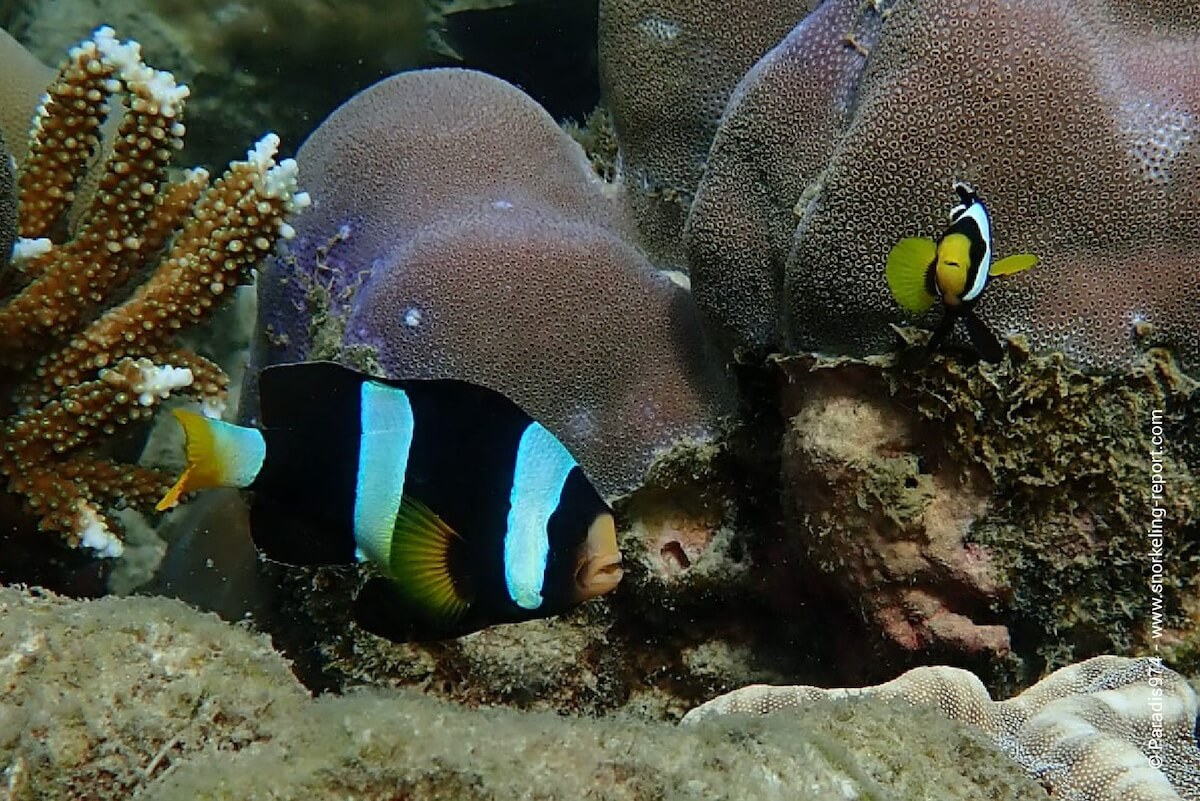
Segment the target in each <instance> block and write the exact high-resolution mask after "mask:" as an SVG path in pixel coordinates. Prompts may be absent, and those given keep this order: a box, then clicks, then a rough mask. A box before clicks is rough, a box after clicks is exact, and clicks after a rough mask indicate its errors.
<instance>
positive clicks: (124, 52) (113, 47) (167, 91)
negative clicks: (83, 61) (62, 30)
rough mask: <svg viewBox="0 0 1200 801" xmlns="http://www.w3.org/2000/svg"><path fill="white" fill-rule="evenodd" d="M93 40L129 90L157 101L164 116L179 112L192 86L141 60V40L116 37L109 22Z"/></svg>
mask: <svg viewBox="0 0 1200 801" xmlns="http://www.w3.org/2000/svg"><path fill="white" fill-rule="evenodd" d="M92 40H93V41H94V42H95V43H96V48H97V49H98V50H99V51H100V55H101V56H102V57H103V58H104V59H105V60H106V61H108V62H109V63H110V64H112V65H113V67H114V68H115V69H116V70H117V73H118V74H119V75H120V76H121V80H123V81H124V82H125V84H126V85H127V86H128V87H129V91H130V92H132V93H134V94H142V95H144V96H145V97H146V98H147V99H149V100H151V101H153V102H154V103H156V104H157V105H158V110H159V113H160V114H162V115H163V116H164V117H174V116H175V115H176V114H178V113H179V112H180V110H181V109H182V108H183V101H184V100H185V99H186V98H187V96H188V95H189V94H191V90H190V89H188V88H187V87H186V86H184V85H182V84H180V85H178V86H177V85H176V84H175V76H174V75H172V74H171V73H169V72H165V71H163V70H156V69H152V68H150V67H147V66H146V65H145V64H143V63H142V46H141V45H140V44H138V43H137V42H135V41H132V40H130V41H128V42H120V41H118V40H117V38H116V36H115V35H114V32H113V29H112V28H109V27H108V26H104V27H101V28H97V29H96V33H95V34H93V36H92Z"/></svg>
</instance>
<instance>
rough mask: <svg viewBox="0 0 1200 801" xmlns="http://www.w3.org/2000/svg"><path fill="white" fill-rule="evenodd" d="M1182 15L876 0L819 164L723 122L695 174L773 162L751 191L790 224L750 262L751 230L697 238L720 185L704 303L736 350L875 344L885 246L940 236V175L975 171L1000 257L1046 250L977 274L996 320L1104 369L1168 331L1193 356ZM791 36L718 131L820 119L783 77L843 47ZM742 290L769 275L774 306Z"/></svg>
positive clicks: (1198, 128)
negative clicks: (997, 274)
mask: <svg viewBox="0 0 1200 801" xmlns="http://www.w3.org/2000/svg"><path fill="white" fill-rule="evenodd" d="M827 5H828V4H827ZM835 5H838V6H842V7H849V6H860V5H861V4H858V3H854V2H851V1H850V0H846V1H845V2H840V3H836V4H835ZM871 13H872V12H869V11H868V12H867V14H868V15H870V14H871ZM1189 20H1194V15H1193V16H1192V17H1189V15H1188V13H1187V10H1186V9H1185V8H1183V7H1180V6H1178V5H1172V6H1171V7H1170V8H1164V7H1163V6H1162V4H1146V3H1142V4H1130V3H1115V2H1114V3H1100V2H1097V1H1096V0H1093V1H1092V2H1088V3H1068V2H1049V3H1044V2H1032V0H1027V1H1026V2H1015V3H1007V4H997V3H979V4H966V3H961V4H960V3H954V4H945V3H935V2H918V3H905V4H895V5H894V6H890V7H888V8H887V9H886V10H885V14H884V15H883V16H882V18H881V19H880V20H879V24H880V25H881V26H882V28H881V33H880V36H879V38H878V41H877V42H876V43H875V44H874V46H873V47H871V49H870V55H869V57H868V59H867V63H866V69H865V71H864V72H863V73H862V76H861V79H860V80H858V81H855V82H851V83H849V84H847V85H844V86H839V87H838V91H844V90H845V89H847V88H849V89H850V90H851V91H850V93H849V94H848V95H846V98H845V99H846V100H847V101H848V105H847V106H846V107H845V108H844V109H843V111H844V116H843V119H842V124H841V126H835V127H834V128H833V129H832V131H830V133H832V134H833V135H835V136H837V137H838V141H837V146H836V151H835V152H834V153H833V154H832V155H831V156H826V155H824V154H818V153H814V152H813V150H812V148H811V145H809V144H807V143H806V142H805V141H804V140H803V138H802V137H797V136H786V135H785V136H783V137H782V138H781V139H778V140H776V141H777V142H779V144H777V145H776V146H774V147H770V148H768V149H766V150H764V151H762V154H761V155H758V154H756V152H755V148H757V147H758V146H759V145H760V144H761V142H760V140H759V139H758V138H755V139H752V140H750V141H743V140H741V139H739V138H737V137H734V136H732V135H731V136H725V137H721V136H718V139H717V142H716V143H715V146H714V150H713V154H712V159H711V162H710V172H709V175H708V177H707V178H706V183H709V182H712V183H713V186H714V190H716V189H718V188H721V187H724V188H726V189H728V188H731V187H734V188H735V187H736V186H737V184H738V182H739V181H753V180H754V178H755V176H756V175H757V174H758V173H765V174H768V175H772V174H775V173H778V172H782V173H783V174H784V175H785V176H791V177H790V178H789V177H785V178H781V179H778V181H779V185H778V186H777V187H769V188H768V189H767V191H765V192H762V191H760V192H759V195H758V196H759V198H760V200H759V202H760V204H764V205H766V206H767V207H769V208H772V209H774V210H775V213H776V214H781V213H782V211H783V210H784V209H787V208H790V207H792V206H793V205H795V206H796V213H797V215H798V216H797V218H796V219H795V220H794V221H793V224H792V225H791V226H790V228H788V230H787V232H786V235H784V234H783V233H782V232H780V231H774V232H771V233H770V235H769V237H768V238H767V242H766V244H765V245H764V244H758V245H757V249H758V250H759V251H761V250H762V249H763V248H764V247H765V248H766V249H767V251H768V252H769V254H770V257H769V258H768V259H761V258H759V259H757V260H751V261H750V262H749V263H748V264H747V265H746V267H745V269H744V270H743V269H742V268H741V267H740V266H739V265H738V264H737V263H736V262H735V261H734V260H733V255H734V254H735V253H736V252H737V251H738V250H739V249H740V248H742V247H744V246H745V244H746V243H745V241H744V240H741V241H739V240H737V239H734V240H731V241H730V242H728V243H723V242H721V241H718V240H717V239H715V238H713V237H712V236H711V235H709V236H707V237H705V236H702V234H703V233H704V232H711V231H714V230H716V228H717V227H718V226H719V225H720V224H722V222H723V221H727V220H729V219H730V218H731V217H733V216H737V215H738V214H740V213H741V209H739V208H738V206H737V205H736V204H737V202H738V201H736V200H734V201H728V202H723V201H722V200H721V198H720V196H719V193H718V192H715V191H714V192H713V193H711V194H710V198H709V201H708V204H707V205H706V206H705V207H703V208H701V207H699V205H698V208H697V210H696V212H694V214H693V222H694V225H693V229H694V233H693V236H692V240H693V243H694V247H693V249H692V250H691V251H690V253H691V255H692V256H693V258H694V260H695V262H696V267H695V270H696V277H697V296H698V297H699V298H701V299H702V300H703V299H707V301H706V302H707V303H708V305H709V310H710V312H711V313H712V316H713V317H714V318H715V319H716V320H718V321H719V322H720V325H722V326H723V327H724V328H725V330H726V331H727V332H728V333H729V334H730V335H731V337H732V338H733V339H735V340H736V341H738V342H739V343H741V344H759V343H764V342H774V343H776V344H784V345H786V346H787V347H789V348H795V349H817V350H833V351H842V352H855V353H864V352H870V351H876V350H879V349H883V348H886V347H888V345H889V343H890V341H891V334H890V332H889V331H888V329H887V323H888V322H896V321H899V320H900V319H901V317H900V312H899V309H898V307H897V306H896V305H895V303H894V302H893V301H892V300H891V298H890V297H889V295H888V292H887V289H886V286H885V283H884V280H883V263H884V260H885V258H886V255H887V252H888V250H889V248H890V247H891V246H892V245H893V244H894V243H895V242H896V241H897V240H899V239H900V238H902V237H904V236H913V235H923V236H936V235H937V234H938V233H940V231H941V230H942V226H943V225H944V224H945V215H946V212H947V210H948V207H949V205H950V203H951V202H952V198H951V197H950V189H949V188H950V185H951V182H952V181H953V180H956V179H957V180H965V181H967V182H969V183H971V184H973V185H974V186H975V188H976V189H977V190H978V191H979V192H980V194H981V196H982V197H983V199H984V201H985V202H986V203H987V204H988V207H989V209H990V211H991V214H992V223H993V225H992V230H993V239H994V245H995V250H996V253H997V255H998V256H1004V255H1007V254H1010V253H1016V252H1022V251H1026V252H1032V253H1034V254H1036V255H1038V256H1039V257H1040V258H1041V263H1040V264H1039V266H1038V267H1037V268H1036V269H1035V270H1032V271H1030V272H1029V273H1027V274H1022V275H1021V276H1019V277H1016V278H1012V279H1010V280H1007V281H997V282H995V285H994V286H992V287H989V289H988V291H987V294H986V295H985V297H984V299H983V302H982V304H981V306H980V314H981V316H983V317H984V318H985V319H986V320H987V321H988V322H989V323H991V324H992V325H993V326H994V327H995V328H996V329H997V330H998V331H999V332H1000V333H1003V334H1008V335H1012V334H1018V333H1019V334H1023V335H1024V336H1026V337H1027V338H1028V340H1029V342H1030V343H1031V344H1032V345H1033V347H1034V348H1035V350H1039V351H1040V350H1050V349H1059V350H1063V351H1064V352H1066V353H1067V354H1068V356H1069V357H1070V358H1071V359H1072V360H1074V361H1076V362H1078V363H1080V364H1083V365H1085V366H1088V367H1093V368H1104V369H1109V368H1115V367H1119V366H1121V365H1124V364H1127V363H1128V362H1129V361H1130V359H1131V358H1133V357H1134V356H1135V355H1136V353H1137V352H1138V350H1139V349H1140V348H1142V347H1144V346H1145V345H1147V344H1154V343H1167V344H1170V345H1172V346H1173V347H1174V348H1176V349H1177V351H1178V353H1179V354H1180V355H1181V356H1182V357H1183V358H1184V359H1185V361H1187V362H1188V365H1187V366H1188V367H1189V369H1191V367H1192V366H1193V363H1194V362H1195V360H1196V358H1197V357H1200V339H1198V338H1197V333H1196V332H1197V331H1198V330H1200V326H1197V324H1196V322H1197V321H1196V319H1195V309H1196V305H1195V304H1194V303H1190V302H1188V298H1191V297H1195V295H1196V293H1197V290H1198V288H1200V287H1198V286H1197V281H1198V278H1197V275H1198V274H1197V271H1196V270H1195V269H1193V267H1194V264H1195V263H1196V253H1197V251H1198V250H1200V235H1198V232H1200V198H1198V197H1197V195H1196V193H1195V192H1193V191H1191V189H1190V188H1191V187H1194V186H1195V184H1196V181H1197V179H1198V177H1200V46H1197V33H1196V28H1195V24H1194V22H1193V21H1189ZM803 28H804V26H803V25H801V26H800V27H798V28H797V29H796V31H795V32H793V34H792V36H791V37H790V39H794V38H795V37H796V36H797V35H799V34H800V33H801V32H802V31H803ZM787 46H788V43H787V42H785V44H784V46H783V48H782V49H780V50H777V51H776V52H775V54H773V55H771V56H768V57H767V58H765V59H764V61H763V62H761V63H760V65H759V66H758V67H757V68H756V71H757V72H758V73H759V74H758V76H757V79H756V80H754V81H752V82H751V81H749V80H748V82H747V84H746V86H745V88H746V90H747V91H746V97H747V98H753V99H757V101H758V102H756V103H745V102H743V103H742V104H740V105H739V104H738V103H736V101H735V103H734V104H731V107H730V109H729V112H728V118H727V121H726V123H725V126H724V127H725V128H728V129H730V130H731V131H732V130H736V129H743V130H756V131H763V132H771V131H774V132H779V131H784V130H786V128H785V127H784V126H785V125H793V126H795V125H798V126H799V128H800V130H801V131H805V130H807V129H808V128H809V127H810V126H812V125H813V124H814V121H818V122H819V118H816V117H814V116H813V115H812V114H811V113H809V112H808V111H807V110H806V109H805V108H804V107H803V106H800V105H797V103H796V102H795V100H794V94H795V91H796V90H795V89H794V88H792V87H793V85H794V83H795V80H796V72H795V70H797V69H801V70H805V69H809V71H811V70H810V68H805V60H808V61H809V62H813V61H814V60H815V61H818V62H819V61H820V60H822V59H829V58H832V57H834V55H835V51H834V48H836V43H834V42H832V41H831V40H824V41H821V42H817V43H816V46H815V47H814V46H807V45H806V46H802V47H799V48H798V50H797V51H796V53H795V55H794V56H792V57H786V58H785V57H784V55H783V54H784V51H785V50H786V49H787ZM801 74H805V72H801ZM828 102H831V103H836V98H834V97H832V96H830V97H829V98H828ZM761 136H762V137H763V138H766V137H768V136H769V133H764V134H761ZM814 156H818V157H817V158H816V159H815V160H814V158H813V157H814ZM756 171H757V172H756ZM705 193H706V190H705V189H704V188H703V187H702V189H701V193H700V194H701V196H704V195H705ZM798 200H799V201H801V202H800V203H797V201H798ZM793 235H794V238H793ZM779 254H786V257H785V258H784V259H780V258H779ZM705 282H711V284H710V286H709V287H708V288H705V289H702V286H703V284H704V283H705ZM748 282H751V283H753V282H758V283H761V284H765V285H767V286H770V287H777V288H779V290H780V294H779V295H777V296H776V297H775V298H770V297H766V298H765V300H767V301H769V302H772V303H774V305H769V306H768V308H767V310H766V311H765V312H761V311H759V310H758V308H757V307H756V306H755V305H754V304H740V303H731V302H729V301H726V300H724V298H725V297H727V296H728V295H729V294H730V293H731V292H732V291H733V290H734V289H735V288H736V287H738V286H741V285H744V284H746V283H748ZM761 299H764V298H761V297H755V298H754V300H755V301H756V302H757V301H759V300H761ZM777 320H782V321H783V322H782V324H781V328H780V329H778V330H776V329H774V327H773V322H774V321H777ZM929 320H930V321H932V320H933V317H932V314H931V315H930V318H929Z"/></svg>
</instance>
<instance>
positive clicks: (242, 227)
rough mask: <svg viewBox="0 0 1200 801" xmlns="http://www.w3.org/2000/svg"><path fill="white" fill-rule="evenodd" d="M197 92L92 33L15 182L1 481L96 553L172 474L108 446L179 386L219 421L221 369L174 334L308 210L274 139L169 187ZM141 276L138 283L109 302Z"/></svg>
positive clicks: (4, 327) (3, 312)
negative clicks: (115, 117) (109, 135)
mask: <svg viewBox="0 0 1200 801" xmlns="http://www.w3.org/2000/svg"><path fill="white" fill-rule="evenodd" d="M118 94H119V97H118ZM187 94H188V90H187V88H186V87H183V86H177V85H176V84H175V80H174V78H173V77H172V76H171V75H170V74H169V73H165V72H159V71H156V70H153V69H151V68H149V67H147V66H146V65H145V64H143V63H142V61H141V57H140V53H139V48H138V46H137V44H136V43H132V42H129V43H123V42H119V41H118V40H117V39H116V38H115V37H114V35H113V32H112V30H111V29H108V28H101V29H99V30H97V31H96V33H95V35H94V36H93V38H92V39H91V40H90V41H88V42H84V43H83V44H81V45H80V46H78V47H76V48H75V49H73V50H72V51H71V57H70V59H69V60H68V62H67V63H66V64H65V65H64V67H63V68H62V70H61V72H60V74H59V77H58V79H57V80H56V82H55V84H54V86H52V87H51V90H50V92H49V95H48V97H47V99H46V101H45V102H44V103H43V104H42V108H41V109H40V110H39V115H38V119H37V124H36V126H35V128H34V131H33V134H32V136H33V142H32V144H31V147H30V156H29V158H28V159H27V160H26V162H25V166H24V168H23V171H22V173H21V178H20V192H21V197H20V214H21V217H22V220H21V233H22V235H23V237H24V239H22V240H20V241H19V242H18V244H17V247H16V253H15V257H16V266H17V267H18V268H19V271H16V272H15V275H14V274H13V273H10V276H13V277H12V278H11V279H10V280H8V282H7V284H6V285H5V286H3V287H0V292H7V293H8V294H9V296H10V297H9V299H8V302H7V304H5V305H3V306H2V307H0V367H6V368H9V370H8V371H7V375H8V384H7V385H6V386H5V392H6V394H7V397H6V398H5V400H6V401H8V402H9V404H15V407H14V406H10V405H7V404H6V405H5V408H6V409H9V410H10V411H9V412H8V417H6V418H5V419H4V420H3V421H0V437H2V439H0V474H2V475H3V476H4V477H5V479H6V481H7V484H8V488H9V491H10V492H14V493H16V494H18V495H20V496H22V498H23V499H24V502H25V505H26V508H27V509H28V510H29V511H30V512H31V513H32V515H33V517H34V518H35V519H36V520H37V525H38V528H39V529H41V530H43V531H57V532H60V533H61V534H63V535H64V536H65V538H66V540H67V542H68V543H69V544H71V545H73V546H79V545H82V546H85V547H90V548H92V549H94V550H95V551H96V552H97V553H98V554H99V555H101V556H118V555H120V553H121V550H122V542H121V539H120V536H119V532H120V527H119V525H118V524H117V522H116V521H115V520H114V519H113V518H111V517H110V516H109V515H108V513H107V511H106V510H109V509H112V508H119V507H122V506H133V507H140V508H146V507H149V506H152V505H153V504H154V503H155V502H156V501H157V500H158V498H159V497H161V495H162V494H163V493H164V492H165V491H166V490H167V489H168V487H169V485H170V483H171V482H170V481H169V480H168V479H167V478H165V477H164V476H162V475H161V474H159V473H158V472H157V471H155V470H150V469H147V468H142V467H137V466H134V465H124V464H119V463H116V462H112V461H108V460H106V459H105V458H104V453H103V450H104V446H105V442H104V440H105V438H106V437H108V436H110V435H112V434H114V433H116V431H117V430H118V429H120V428H121V427H122V426H125V425H127V424H129V423H132V422H134V421H138V420H145V419H148V418H149V417H150V416H151V415H153V413H154V410H155V408H156V407H157V405H158V404H159V402H161V401H162V400H163V399H165V398H166V397H167V396H168V395H170V394H172V393H175V392H184V393H187V394H190V395H193V396H196V397H198V398H199V399H200V400H201V402H202V403H203V404H204V405H205V407H206V409H205V410H206V412H208V413H210V414H213V413H219V412H220V410H222V409H223V407H224V401H225V391H226V386H227V384H228V378H227V377H226V375H225V374H224V372H223V371H222V370H221V368H220V367H218V366H217V365H216V364H214V363H212V362H210V361H208V360H207V359H204V358H202V357H200V356H198V355H197V354H195V353H192V352H190V351H187V350H181V349H177V348H176V347H174V345H173V343H172V340H173V338H174V337H175V335H176V334H177V332H178V331H179V330H180V329H181V328H183V327H184V326H186V325H191V324H194V323H197V322H200V321H202V320H204V319H205V318H207V316H208V315H209V314H210V313H211V311H212V310H213V309H215V308H216V307H217V305H218V304H219V303H220V301H221V300H222V299H223V296H224V295H225V290H226V289H227V288H228V287H231V286H234V285H236V284H239V283H244V282H246V281H247V280H248V278H249V276H250V271H251V269H252V268H253V267H254V265H255V263H256V262H257V261H258V260H259V259H260V258H261V257H262V256H263V255H264V254H265V253H267V252H268V251H269V250H270V249H271V248H272V247H273V246H274V243H275V242H276V240H277V239H278V238H279V237H280V236H284V237H287V236H291V234H292V231H291V228H290V226H288V225H287V223H286V222H285V221H284V218H285V216H286V215H287V214H288V213H290V212H292V211H295V210H297V209H300V208H303V207H304V206H306V205H307V203H308V198H307V195H305V194H304V193H302V192H298V191H297V187H296V164H295V162H294V161H292V160H290V159H289V160H285V161H283V162H282V163H279V164H277V163H276V162H275V158H274V157H275V153H276V150H277V147H278V139H277V138H276V137H275V136H273V135H268V136H267V137H264V138H263V139H262V141H260V142H259V143H258V144H257V145H256V146H255V147H254V148H253V149H251V151H250V153H249V155H248V157H247V159H246V160H245V161H241V162H237V163H235V164H233V165H231V167H230V168H229V170H228V172H226V173H225V175H224V176H222V177H221V179H220V180H218V181H217V182H216V183H215V184H213V185H211V186H210V185H209V176H208V173H207V172H205V171H204V170H192V171H189V172H187V173H185V175H184V177H183V178H182V179H181V180H178V181H175V182H170V181H168V180H167V167H168V164H169V162H170V159H171V157H172V156H173V155H174V153H175V151H177V150H178V149H179V148H180V146H181V145H182V137H183V135H184V128H183V125H182V124H181V123H180V122H179V120H180V115H181V114H182V111H183V101H184V100H185V99H186V97H187ZM118 101H122V102H123V103H124V106H125V108H126V111H125V112H124V113H123V115H122V116H121V119H120V124H119V130H118V132H117V133H116V135H115V138H114V141H113V143H112V148H111V154H110V155H109V156H108V157H107V158H106V159H105V160H104V163H103V164H102V165H101V166H100V168H99V170H98V177H96V178H95V180H94V181H93V180H91V179H90V178H89V180H88V182H87V184H84V183H83V177H84V175H85V173H86V172H87V170H88V167H89V164H90V163H91V162H92V161H93V160H94V156H95V153H96V152H97V151H98V150H99V137H100V136H101V132H100V129H101V125H102V123H103V122H104V118H105V115H106V114H107V113H108V108H109V104H110V102H111V103H113V104H115V103H117V102H118ZM93 185H94V187H95V189H94V192H93V193H92V194H90V195H86V196H85V193H86V192H89V191H91V190H90V189H89V188H88V187H90V186H93ZM77 195H78V197H77ZM135 278H136V280H140V281H142V283H141V284H140V285H138V286H136V287H133V288H132V291H127V290H124V291H125V294H127V297H126V299H125V300H124V301H123V302H121V303H119V304H115V305H114V303H113V295H114V293H115V292H117V291H119V290H123V285H124V284H126V283H128V282H129V281H131V280H132V279H135ZM106 307H107V308H106ZM13 408H15V411H12V409H13Z"/></svg>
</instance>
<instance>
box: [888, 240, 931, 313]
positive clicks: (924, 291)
mask: <svg viewBox="0 0 1200 801" xmlns="http://www.w3.org/2000/svg"><path fill="white" fill-rule="evenodd" d="M936 258H937V245H935V244H934V241H933V240H932V239H925V238H923V237H915V236H914V237H909V238H907V239H901V240H900V241H899V242H897V243H896V245H895V247H893V248H892V250H891V252H890V253H888V257H887V283H888V289H890V290H891V292H892V297H894V298H895V299H896V302H897V303H899V304H900V305H901V306H902V307H903V308H905V309H907V310H908V311H911V312H916V313H918V314H919V313H921V312H925V311H928V310H929V307H931V306H932V305H933V304H934V301H936V300H937V298H936V297H934V295H933V294H932V293H931V292H930V291H929V270H930V268H931V267H932V266H933V262H934V260H935V259H936Z"/></svg>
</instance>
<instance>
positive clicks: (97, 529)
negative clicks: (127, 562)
mask: <svg viewBox="0 0 1200 801" xmlns="http://www.w3.org/2000/svg"><path fill="white" fill-rule="evenodd" d="M75 530H76V531H77V532H79V542H80V544H81V545H83V546H84V547H86V548H91V549H92V550H94V551H95V552H96V555H97V556H102V557H104V558H106V559H115V558H116V557H118V556H120V555H121V554H123V553H125V545H124V544H123V543H122V542H121V540H119V539H117V537H116V535H114V534H113V533H112V530H111V529H109V527H108V525H107V524H106V523H105V522H104V520H103V519H102V518H101V517H100V515H98V514H97V513H96V510H95V509H94V508H92V506H91V504H88V503H86V502H84V503H80V504H79V515H78V516H77V517H76V518H75Z"/></svg>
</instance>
